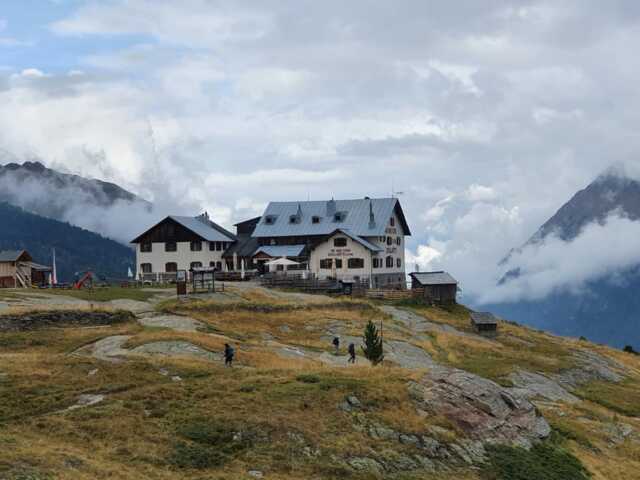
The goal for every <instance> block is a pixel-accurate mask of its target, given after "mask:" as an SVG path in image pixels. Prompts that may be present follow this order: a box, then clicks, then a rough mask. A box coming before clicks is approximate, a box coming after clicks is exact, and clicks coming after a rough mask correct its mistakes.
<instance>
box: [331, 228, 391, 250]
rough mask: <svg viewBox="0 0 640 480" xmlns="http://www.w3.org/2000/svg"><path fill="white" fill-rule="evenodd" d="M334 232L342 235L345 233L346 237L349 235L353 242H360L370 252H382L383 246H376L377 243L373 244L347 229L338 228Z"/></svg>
mask: <svg viewBox="0 0 640 480" xmlns="http://www.w3.org/2000/svg"><path fill="white" fill-rule="evenodd" d="M335 233H343V234H344V235H346V236H347V237H349V238H350V239H352V240H353V241H355V242H358V243H359V244H361V245H362V246H363V247H364V248H368V249H369V250H371V251H372V252H383V251H384V248H382V247H380V246H378V245H374V244H373V243H371V242H370V241H368V240H365V239H364V238H362V237H359V236H358V235H354V234H353V233H351V232H350V231H349V230H345V229H343V228H340V229H338V230H336V232H335Z"/></svg>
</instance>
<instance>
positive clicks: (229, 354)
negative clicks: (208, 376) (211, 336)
mask: <svg viewBox="0 0 640 480" xmlns="http://www.w3.org/2000/svg"><path fill="white" fill-rule="evenodd" d="M234 353H235V351H234V350H233V347H232V346H231V345H229V344H228V343H225V344H224V365H225V367H231V366H233V354H234Z"/></svg>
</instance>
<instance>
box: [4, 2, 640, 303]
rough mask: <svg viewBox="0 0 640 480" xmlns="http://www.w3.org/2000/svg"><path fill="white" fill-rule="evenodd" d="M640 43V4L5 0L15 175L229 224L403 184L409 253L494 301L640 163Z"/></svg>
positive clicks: (7, 123)
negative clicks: (602, 191)
mask: <svg viewBox="0 0 640 480" xmlns="http://www.w3.org/2000/svg"><path fill="white" fill-rule="evenodd" d="M638 45H640V2H636V1H626V2H624V1H609V2H601V1H595V0H594V1H586V0H582V1H576V2H572V1H563V2H557V1H550V2H542V1H530V2H528V1H514V2H497V1H475V0H474V1H453V2H442V1H425V0H416V1H398V2H383V1H375V2H374V1H355V0H350V1H344V0H342V1H331V0H326V1H321V2H320V1H282V0H281V1H260V2H255V1H254V2H248V1H247V2H243V1H233V2H218V1H213V0H181V1H173V0H171V1H170V0H166V1H164V0H127V1H125V0H114V1H106V0H105V1H100V2H97V1H96V2H92V1H76V0H55V1H53V0H50V1H47V0H28V1H26V0H21V1H17V0H16V1H7V2H2V6H1V7H0V105H1V108H0V162H1V163H6V162H8V161H23V160H25V159H31V158H34V157H35V158H40V159H41V160H42V161H43V162H44V163H45V164H47V165H48V166H51V167H54V168H59V169H64V170H67V171H71V172H74V173H80V174H83V175H88V176H93V177H97V178H101V179H106V180H111V181H115V182H117V183H119V184H120V185H122V186H123V187H125V188H127V189H129V190H132V191H134V192H136V193H138V194H140V195H142V196H144V197H145V198H147V199H149V200H152V201H156V202H158V203H159V204H161V205H163V208H164V209H167V210H168V209H171V210H173V211H172V212H161V213H192V214H196V213H198V211H199V210H201V209H206V210H208V211H209V212H210V213H211V214H212V216H213V217H214V218H215V219H216V220H217V221H219V222H220V223H222V224H224V225H227V226H229V225H230V224H232V223H233V222H234V221H238V220H241V219H243V218H245V217H248V216H251V215H255V214H258V213H261V211H262V208H263V207H264V205H265V204H266V202H267V201H269V200H294V199H303V200H304V199H307V198H311V199H326V198H329V197H332V196H334V197H336V198H357V197H362V196H365V195H369V196H389V195H390V194H391V190H392V188H393V189H395V190H396V191H402V192H404V193H403V194H402V195H400V199H401V201H402V204H403V207H404V209H405V212H406V214H407V216H408V219H409V223H410V225H411V227H412V230H413V236H412V238H411V239H410V241H409V243H408V246H409V250H410V252H409V256H410V258H411V259H412V260H411V262H412V263H413V262H414V260H413V258H414V257H415V261H418V262H420V263H422V264H423V268H425V267H434V266H444V267H445V268H447V269H448V270H450V271H451V272H452V273H453V274H454V276H457V277H459V278H460V280H461V281H462V283H463V288H464V287H465V286H466V288H467V291H469V292H474V291H476V292H477V291H478V290H480V289H482V285H486V282H487V280H488V279H489V278H495V277H496V275H498V272H497V270H496V269H495V265H496V263H497V262H498V261H499V260H500V258H502V257H503V256H504V255H505V253H506V252H507V251H508V250H509V249H510V248H512V247H514V246H518V245H521V244H522V243H523V242H524V241H525V240H526V239H527V238H528V237H529V236H530V235H531V234H533V233H534V232H535V230H536V229H537V228H538V227H539V226H540V224H542V223H543V222H544V221H545V220H546V219H547V218H548V217H550V216H551V215H552V214H553V213H554V212H555V211H556V210H557V208H558V207H560V206H561V205H562V203H564V202H565V201H566V200H568V199H569V198H570V197H571V196H572V195H573V193H575V191H576V190H578V189H580V188H583V187H584V186H586V185H587V184H588V183H589V182H590V181H591V180H592V179H593V178H594V177H596V176H597V175H598V174H599V173H600V172H601V171H602V170H604V169H605V168H607V167H608V166H609V165H610V164H612V163H614V162H627V163H633V162H635V161H636V159H637V152H638V151H639V148H638V147H639V146H640V137H639V136H638V133H637V129H638V125H639V124H640V122H639V121H638V120H639V118H638V117H639V116H640V88H638V85H640V75H639V72H640V69H639V67H640V55H638V52H637V50H638ZM167 205H171V207H167ZM593 236H594V238H595V237H597V236H598V235H596V234H595V233H594V235H593ZM598 238H599V237H598ZM434 259H435V261H434ZM429 262H430V263H429ZM412 266H413V265H410V269H412Z"/></svg>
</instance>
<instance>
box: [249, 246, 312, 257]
mask: <svg viewBox="0 0 640 480" xmlns="http://www.w3.org/2000/svg"><path fill="white" fill-rule="evenodd" d="M304 247H305V245H264V246H262V247H258V249H257V250H256V251H255V252H254V255H255V254H257V253H259V252H262V253H265V254H267V255H269V256H270V257H299V256H300V255H301V254H302V251H303V250H304Z"/></svg>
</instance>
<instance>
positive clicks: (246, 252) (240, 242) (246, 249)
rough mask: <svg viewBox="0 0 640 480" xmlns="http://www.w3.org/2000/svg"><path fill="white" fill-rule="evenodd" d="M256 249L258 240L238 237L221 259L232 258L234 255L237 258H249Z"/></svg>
mask: <svg viewBox="0 0 640 480" xmlns="http://www.w3.org/2000/svg"><path fill="white" fill-rule="evenodd" d="M256 248H258V239H257V238H252V237H238V239H237V240H236V241H235V242H233V243H232V244H231V246H230V247H229V248H227V249H226V250H225V251H224V253H223V254H222V257H223V258H232V257H233V254H234V253H235V254H236V255H237V256H238V257H250V256H252V255H253V253H254V252H255V251H256Z"/></svg>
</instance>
